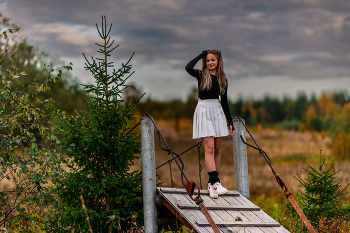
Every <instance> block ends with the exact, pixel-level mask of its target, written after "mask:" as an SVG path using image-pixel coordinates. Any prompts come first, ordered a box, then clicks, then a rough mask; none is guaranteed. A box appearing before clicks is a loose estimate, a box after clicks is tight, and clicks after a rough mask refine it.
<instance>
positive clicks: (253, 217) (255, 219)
mask: <svg viewBox="0 0 350 233" xmlns="http://www.w3.org/2000/svg"><path fill="white" fill-rule="evenodd" d="M239 212H240V213H241V214H242V215H244V216H245V217H246V218H248V219H249V220H250V221H251V222H263V221H262V220H261V219H260V218H259V217H258V216H256V215H255V214H254V211H239ZM271 222H273V221H271Z"/></svg>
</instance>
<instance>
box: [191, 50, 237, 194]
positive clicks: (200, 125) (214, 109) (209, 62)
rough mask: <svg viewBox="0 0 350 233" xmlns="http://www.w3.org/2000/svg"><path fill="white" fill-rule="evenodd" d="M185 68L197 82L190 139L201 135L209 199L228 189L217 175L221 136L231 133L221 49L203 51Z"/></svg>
mask: <svg viewBox="0 0 350 233" xmlns="http://www.w3.org/2000/svg"><path fill="white" fill-rule="evenodd" d="M201 59H202V69H201V70H196V69H194V68H193V67H194V66H195V65H196V63H197V62H198V61H199V60H201ZM185 69H186V71H187V72H188V73H189V74H190V75H191V76H193V77H195V78H196V79H197V81H198V104H197V107H196V110H195V112H194V116H193V139H198V138H201V139H202V141H203V145H204V149H205V165H206V167H207V170H208V175H209V181H208V190H209V194H210V197H211V198H217V197H218V195H222V194H225V193H227V192H228V190H227V189H226V188H224V187H223V186H222V185H221V183H220V179H219V175H218V174H219V173H218V171H219V165H220V157H221V152H220V147H221V141H222V137H225V136H232V135H233V133H234V128H233V122H232V117H231V114H230V109H229V106H228V102H227V87H228V84H227V79H226V75H225V72H224V66H223V59H222V55H221V52H220V51H219V50H203V51H202V53H201V54H199V55H198V56H197V57H195V58H194V59H193V60H192V61H190V62H189V63H188V64H187V65H186V67H185ZM219 97H220V98H221V104H220V103H219ZM225 117H226V119H225ZM226 120H227V122H228V124H227V123H226ZM227 125H228V126H229V129H230V131H229V130H228V127H227Z"/></svg>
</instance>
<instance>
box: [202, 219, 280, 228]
mask: <svg viewBox="0 0 350 233" xmlns="http://www.w3.org/2000/svg"><path fill="white" fill-rule="evenodd" d="M215 223H216V225H217V226H240V227H276V226H279V225H280V224H279V223H274V222H271V223H267V222H247V221H234V222H223V221H222V222H220V221H215ZM197 225H198V226H208V225H209V222H208V221H203V220H198V221H197Z"/></svg>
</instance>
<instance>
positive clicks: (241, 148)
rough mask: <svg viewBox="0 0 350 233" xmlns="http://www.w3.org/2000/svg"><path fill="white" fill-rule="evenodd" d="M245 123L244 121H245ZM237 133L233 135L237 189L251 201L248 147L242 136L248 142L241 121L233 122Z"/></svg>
mask: <svg viewBox="0 0 350 233" xmlns="http://www.w3.org/2000/svg"><path fill="white" fill-rule="evenodd" d="M243 121H244V120H243ZM233 126H234V127H235V133H234V134H233V136H232V138H233V157H234V163H235V181H236V189H237V191H238V192H240V193H241V194H242V195H243V196H245V197H246V198H248V199H249V200H250V194H249V179H248V159H247V146H246V145H245V144H244V143H243V142H242V140H241V135H242V137H243V139H244V141H246V136H245V128H244V126H243V125H242V123H241V122H240V121H239V119H234V120H233Z"/></svg>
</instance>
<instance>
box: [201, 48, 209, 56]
mask: <svg viewBox="0 0 350 233" xmlns="http://www.w3.org/2000/svg"><path fill="white" fill-rule="evenodd" d="M209 51H210V49H206V50H203V51H202V54H203V56H207V55H208V52H209Z"/></svg>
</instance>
